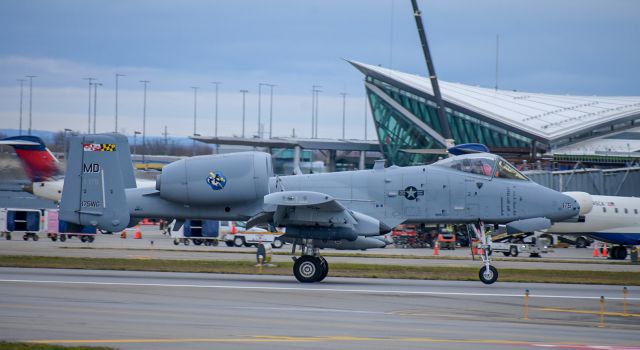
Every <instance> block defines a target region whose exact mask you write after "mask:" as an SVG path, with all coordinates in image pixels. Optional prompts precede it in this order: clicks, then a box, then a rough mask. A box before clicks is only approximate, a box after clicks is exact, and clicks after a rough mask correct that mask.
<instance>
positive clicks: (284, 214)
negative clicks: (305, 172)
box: [247, 191, 384, 239]
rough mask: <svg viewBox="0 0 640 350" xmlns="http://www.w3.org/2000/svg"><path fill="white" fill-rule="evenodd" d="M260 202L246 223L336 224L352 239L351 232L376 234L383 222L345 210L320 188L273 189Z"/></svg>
mask: <svg viewBox="0 0 640 350" xmlns="http://www.w3.org/2000/svg"><path fill="white" fill-rule="evenodd" d="M264 204H265V210H264V211H263V212H262V213H260V214H258V215H256V216H254V217H252V218H251V219H250V220H249V221H248V222H247V227H252V226H255V225H258V224H262V223H268V222H273V223H274V224H275V225H276V226H287V227H289V226H296V227H300V228H302V227H310V228H311V227H312V228H313V230H314V231H315V230H322V229H323V228H324V229H336V228H340V229H344V230H348V231H350V232H352V233H353V234H354V236H353V237H354V239H355V235H379V234H380V231H381V226H384V225H381V223H380V222H379V221H378V220H377V219H374V218H372V217H370V216H368V215H365V214H362V213H359V212H355V211H352V210H349V209H347V208H346V207H345V206H344V205H342V203H340V201H339V200H337V199H335V198H333V197H332V196H330V195H328V194H325V193H320V192H312V191H283V192H274V193H271V194H268V195H266V196H264ZM288 230H289V229H288ZM287 232H289V231H287Z"/></svg>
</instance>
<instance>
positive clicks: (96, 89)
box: [93, 83, 102, 134]
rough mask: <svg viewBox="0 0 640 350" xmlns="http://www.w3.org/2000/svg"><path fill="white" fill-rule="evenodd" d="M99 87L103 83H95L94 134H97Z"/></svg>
mask: <svg viewBox="0 0 640 350" xmlns="http://www.w3.org/2000/svg"><path fill="white" fill-rule="evenodd" d="M98 85H100V86H102V84H101V83H93V133H94V134H95V133H96V110H97V109H98Z"/></svg>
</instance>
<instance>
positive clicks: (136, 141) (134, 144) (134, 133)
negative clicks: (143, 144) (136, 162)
mask: <svg viewBox="0 0 640 350" xmlns="http://www.w3.org/2000/svg"><path fill="white" fill-rule="evenodd" d="M140 134H141V132H140V131H134V132H133V154H136V146H137V145H138V140H137V136H138V135H140Z"/></svg>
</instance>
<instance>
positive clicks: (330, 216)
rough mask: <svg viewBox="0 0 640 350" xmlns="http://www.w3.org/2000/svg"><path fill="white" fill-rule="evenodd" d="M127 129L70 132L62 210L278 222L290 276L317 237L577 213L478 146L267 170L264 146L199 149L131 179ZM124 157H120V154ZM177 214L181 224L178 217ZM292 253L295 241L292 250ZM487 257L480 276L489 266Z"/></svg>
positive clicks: (94, 218)
mask: <svg viewBox="0 0 640 350" xmlns="http://www.w3.org/2000/svg"><path fill="white" fill-rule="evenodd" d="M128 149H129V148H128V145H127V141H126V138H124V137H123V136H121V135H116V134H96V135H83V136H75V137H72V138H71V139H70V143H69V162H68V165H67V175H66V178H65V183H64V191H63V195H62V201H61V207H60V218H61V219H62V220H65V221H70V222H73V223H77V224H82V225H93V226H96V227H98V228H100V229H102V230H106V231H114V232H115V231H120V230H122V229H124V228H126V227H130V226H132V225H133V224H135V222H136V221H137V220H138V219H140V218H144V217H158V218H160V217H164V218H175V219H177V220H178V221H180V220H184V219H187V218H189V219H196V218H199V219H214V220H216V219H217V220H239V221H248V223H247V224H248V226H249V227H250V226H252V225H257V224H261V223H270V224H274V225H276V226H284V227H286V234H285V235H284V236H283V238H284V239H286V240H288V241H289V242H291V243H294V249H295V246H296V245H300V246H301V247H302V249H301V250H302V252H301V256H300V257H298V258H295V264H294V267H293V273H294V275H295V277H296V278H297V279H298V281H300V282H318V281H321V280H323V279H324V278H325V277H326V275H327V272H328V270H329V264H328V263H327V261H326V260H325V259H324V258H323V257H322V256H321V255H320V251H319V249H320V248H322V247H324V246H327V244H329V243H332V242H333V243H335V242H341V243H345V244H350V243H351V244H353V243H355V242H358V241H360V242H363V241H365V242H366V241H367V240H369V239H372V240H375V239H373V238H371V237H374V236H378V235H380V234H384V233H387V232H389V231H390V230H391V228H392V227H394V226H396V225H398V224H401V223H429V224H431V223H478V222H480V221H482V222H484V223H488V224H506V225H507V228H508V229H510V230H515V231H533V230H540V229H545V228H548V227H550V226H551V223H552V222H556V221H562V220H565V219H568V218H571V217H575V216H577V215H578V214H579V209H580V208H579V205H578V204H577V202H576V201H575V200H574V199H573V198H571V197H569V196H566V195H564V194H562V193H559V192H556V191H554V190H551V189H548V188H546V187H543V186H541V185H538V184H536V183H534V182H532V181H530V180H529V179H528V178H527V177H526V176H524V175H522V174H521V173H520V172H518V171H517V170H516V169H515V168H514V167H513V166H512V165H511V164H509V163H508V162H507V161H506V160H504V159H503V158H501V157H499V156H496V155H492V154H488V153H477V154H469V155H462V156H456V157H451V158H447V159H444V160H441V161H439V162H437V163H435V164H432V165H424V166H411V167H397V166H391V167H385V166H384V161H378V162H376V164H375V166H374V167H373V169H370V170H360V171H347V172H338V173H325V174H311V175H293V176H277V175H274V173H273V170H272V164H271V156H270V155H269V154H267V153H263V152H242V153H234V154H222V155H207V156H197V157H192V158H188V159H183V160H179V161H176V162H173V163H171V164H169V165H167V166H165V167H164V169H163V170H162V174H161V175H160V176H158V178H157V180H156V186H155V188H132V189H125V187H126V186H125V184H126V183H131V181H132V179H130V178H129V177H130V176H132V175H131V172H130V170H129V171H125V169H122V167H123V164H129V167H130V164H131V163H130V159H129V158H130V154H129V151H128ZM127 162H128V163H127ZM178 226H180V224H178ZM292 253H295V251H294V252H292ZM490 263H491V262H490V260H489V259H487V260H486V262H485V265H484V266H483V267H482V268H481V270H480V273H479V275H480V279H481V280H482V281H483V282H484V283H487V284H490V283H493V282H495V281H496V280H497V278H498V271H497V270H496V269H495V268H494V267H493V266H491V265H490Z"/></svg>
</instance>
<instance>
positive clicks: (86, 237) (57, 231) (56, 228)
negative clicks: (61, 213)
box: [45, 209, 97, 243]
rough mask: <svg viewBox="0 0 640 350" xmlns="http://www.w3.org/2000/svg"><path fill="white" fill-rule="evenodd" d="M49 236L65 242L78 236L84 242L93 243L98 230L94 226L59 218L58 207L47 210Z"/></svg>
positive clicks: (53, 239)
mask: <svg viewBox="0 0 640 350" xmlns="http://www.w3.org/2000/svg"><path fill="white" fill-rule="evenodd" d="M45 218H46V232H47V237H49V238H50V239H51V240H52V241H54V242H55V241H57V240H60V242H65V241H66V240H67V239H68V238H72V237H77V238H78V239H80V241H81V242H82V243H92V242H93V241H94V240H95V238H96V233H97V230H96V228H95V227H93V226H81V225H77V224H74V223H70V222H66V221H62V220H59V218H58V210H57V209H48V210H46V211H45Z"/></svg>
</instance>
